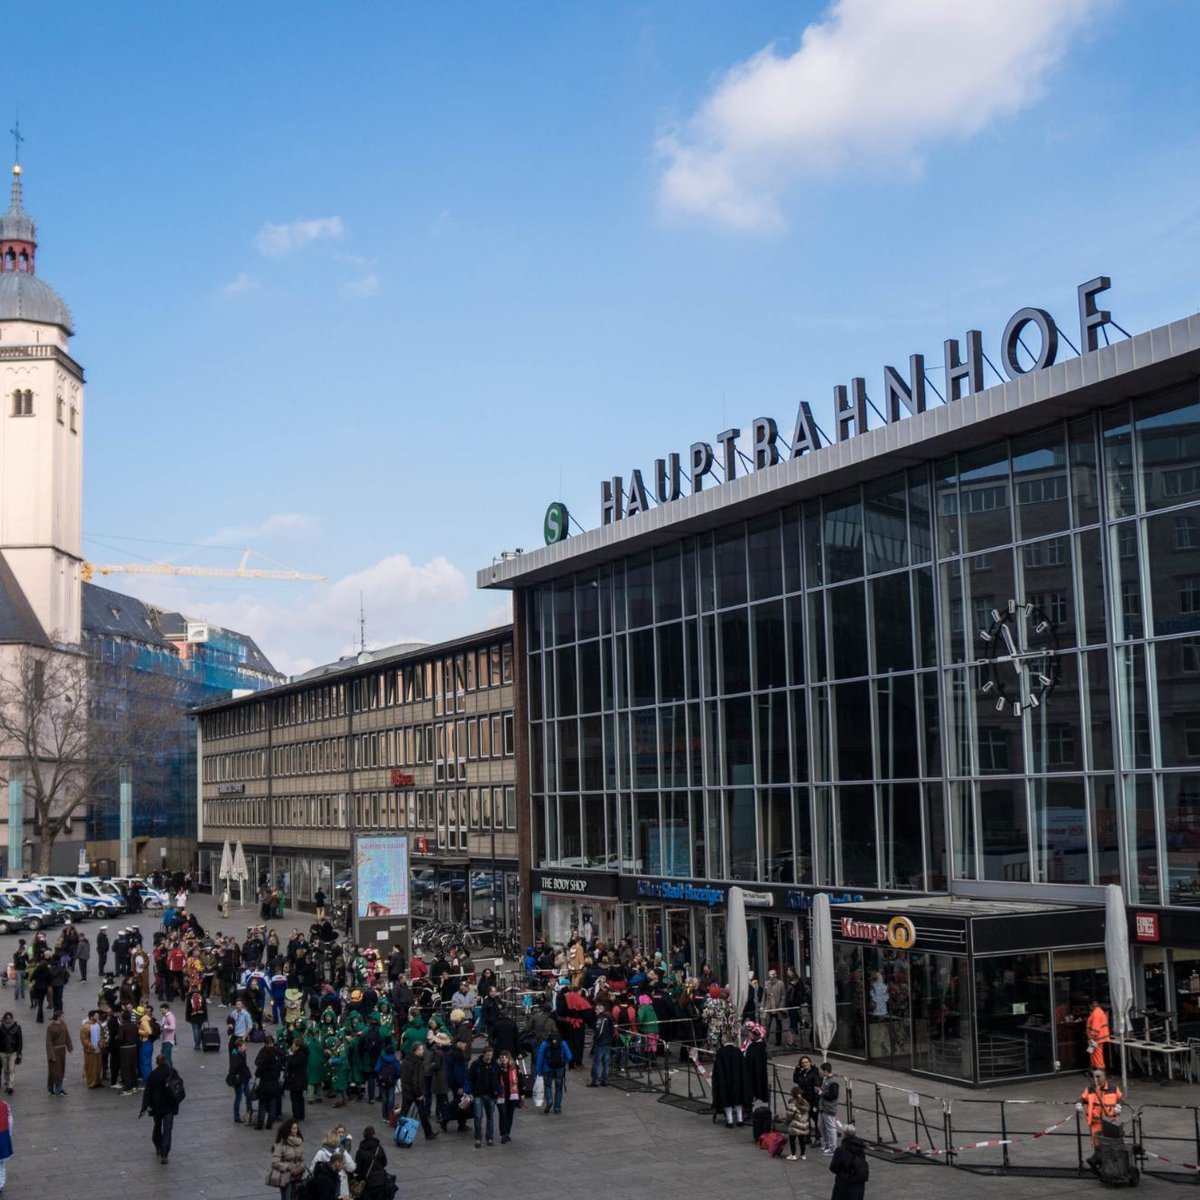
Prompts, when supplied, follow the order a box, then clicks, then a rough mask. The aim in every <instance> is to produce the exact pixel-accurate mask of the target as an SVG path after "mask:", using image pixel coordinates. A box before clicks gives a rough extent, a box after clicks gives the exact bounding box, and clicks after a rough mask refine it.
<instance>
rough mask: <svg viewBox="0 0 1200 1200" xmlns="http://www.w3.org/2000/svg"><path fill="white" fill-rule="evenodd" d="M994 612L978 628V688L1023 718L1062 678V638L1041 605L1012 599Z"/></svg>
mask: <svg viewBox="0 0 1200 1200" xmlns="http://www.w3.org/2000/svg"><path fill="white" fill-rule="evenodd" d="M991 616H992V621H991V624H990V625H989V626H988V628H987V629H981V630H980V631H979V637H980V640H981V641H982V642H983V645H984V653H983V658H982V659H981V660H980V664H979V665H980V676H981V682H980V690H981V691H982V692H983V694H984V695H985V696H986V697H987V698H988V699H989V700H992V701H994V703H995V706H996V711H997V712H1009V713H1011V714H1012V715H1013V716H1014V717H1019V716H1020V715H1021V714H1022V713H1023V712H1024V711H1025V709H1027V708H1038V707H1039V706H1040V705H1041V703H1042V701H1043V700H1044V699H1045V698H1046V694H1047V693H1048V692H1049V691H1050V690H1051V689H1052V688H1053V687H1054V685H1055V684H1056V683H1057V682H1058V675H1059V661H1058V636H1057V633H1056V631H1055V626H1054V622H1053V621H1052V620H1051V619H1050V618H1049V616H1047V615H1046V612H1045V610H1044V609H1043V608H1042V607H1041V605H1040V604H1033V603H1030V602H1026V603H1024V604H1022V603H1021V602H1020V601H1019V600H1010V601H1009V602H1008V604H1007V606H1006V607H1004V608H993V609H992V613H991Z"/></svg>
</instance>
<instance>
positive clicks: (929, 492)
mask: <svg viewBox="0 0 1200 1200" xmlns="http://www.w3.org/2000/svg"><path fill="white" fill-rule="evenodd" d="M521 603H522V604H523V605H524V614H523V615H524V623H525V628H526V631H527V639H526V641H527V645H526V653H527V660H526V661H527V668H528V674H527V682H528V704H529V713H528V715H529V758H530V762H529V772H530V774H529V785H530V797H531V807H530V813H531V831H532V837H533V865H534V866H535V867H559V868H575V869H583V870H600V871H610V872H613V871H616V872H620V873H622V874H627V875H637V876H658V877H680V878H702V879H709V880H714V881H716V880H722V881H759V882H763V883H766V882H770V883H780V884H791V885H796V886H797V887H801V888H802V887H820V888H845V889H856V890H858V889H861V890H868V889H869V890H877V891H886V892H887V893H889V894H895V893H898V892H911V893H920V892H933V893H938V892H944V891H946V890H947V889H948V886H949V879H950V877H951V876H953V877H956V878H960V879H964V880H983V881H1000V882H1010V883H1014V884H1026V885H1037V884H1106V883H1110V882H1116V883H1122V884H1123V885H1124V886H1125V888H1126V890H1127V895H1128V898H1129V900H1130V902H1131V903H1133V904H1142V905H1167V906H1197V905H1200V388H1198V386H1197V382H1196V381H1195V380H1193V381H1191V382H1189V383H1188V384H1187V385H1186V386H1183V387H1177V388H1173V389H1172V390H1170V391H1166V392H1162V393H1158V394H1154V395H1148V396H1143V397H1137V398H1134V399H1133V400H1131V401H1129V402H1125V403H1122V404H1120V405H1117V406H1115V407H1112V408H1109V409H1106V410H1104V411H1097V412H1094V413H1091V414H1088V415H1084V416H1081V417H1078V418H1074V419H1071V420H1069V421H1062V422H1059V423H1056V424H1054V425H1050V426H1047V427H1045V428H1041V429H1038V430H1035V431H1032V432H1029V433H1026V434H1023V435H1021V436H1019V437H1012V438H1006V439H1004V440H1002V441H997V442H994V443H992V444H989V445H985V446H981V447H979V448H977V449H974V450H972V451H970V452H968V453H960V454H957V455H954V456H951V457H948V458H946V459H944V460H941V461H937V462H934V463H931V464H928V465H923V466H920V467H914V468H911V469H908V470H905V471H901V472H897V473H895V474H892V475H889V476H888V477H886V478H880V479H878V480H874V481H872V482H869V483H867V484H865V485H863V486H860V487H855V488H853V489H850V490H847V491H841V492H838V493H837V494H831V495H827V496H824V497H821V498H817V499H813V500H808V501H805V502H803V503H801V504H793V505H790V506H788V507H786V508H782V509H780V510H778V511H775V512H772V513H769V514H767V515H764V516H759V517H755V518H754V519H752V520H749V521H740V522H738V523H736V524H732V525H730V526H728V527H725V528H721V529H717V530H715V531H710V532H706V533H701V534H698V535H696V536H688V537H683V538H681V539H678V540H676V541H674V542H671V543H669V544H666V545H664V546H661V547H659V548H657V549H654V550H652V551H645V552H641V553H636V554H631V555H629V556H627V557H625V558H622V559H619V560H617V561H614V562H611V563H607V564H604V565H602V566H599V567H595V568H590V569H588V570H584V571H580V572H578V573H576V574H573V575H571V576H568V577H564V578H561V579H558V580H555V581H552V582H548V583H543V584H537V585H533V586H528V587H524V588H523V589H522V595H521ZM945 967H946V964H941V963H935V962H932V961H931V962H928V963H922V964H921V967H920V969H921V970H925V971H927V972H930V973H932V974H931V978H932V977H935V976H936V977H937V978H939V979H940V978H941V977H942V976H943V975H945V973H946V972H945ZM869 969H870V968H869V965H860V966H859V967H857V968H856V969H855V970H854V971H848V973H847V978H848V979H851V978H854V977H857V979H858V980H860V981H861V980H862V978H863V972H864V971H867V972H869ZM1006 970H1009V968H1006ZM1011 974H1012V977H1013V979H1014V980H1016V981H1017V983H1015V984H1014V985H1013V986H1018V987H1021V988H1025V989H1026V990H1029V989H1030V988H1032V987H1033V986H1034V985H1033V983H1032V982H1031V981H1033V980H1038V979H1042V978H1044V976H1045V972H1042V971H1041V970H1040V968H1039V967H1038V964H1030V963H1018V964H1015V965H1013V966H1012V967H1011ZM868 977H869V976H868ZM860 986H861V985H860ZM1006 986H1007V985H1006ZM1038 986H1042V985H1041V984H1039V985H1038ZM1045 986H1047V987H1048V986H1049V985H1048V983H1047V984H1046V985H1045ZM847 987H848V989H849V991H851V992H852V991H853V985H852V984H848V985H847ZM928 994H929V993H928V992H927V993H926V996H928ZM842 1002H843V1003H847V1004H857V1005H859V1006H860V1009H861V1007H862V1005H863V1004H865V1001H863V1000H862V999H861V997H859V998H855V997H854V996H852V995H848V996H847V997H846V998H845V999H844V1000H843V1001H842ZM1023 1003H1026V1004H1028V1005H1032V1004H1033V1003H1034V998H1033V997H1032V994H1031V997H1030V999H1029V1000H1027V1001H1024V1002H1023ZM1038 1004H1039V1005H1040V1007H1041V1008H1042V1009H1043V1010H1044V1011H1045V1012H1046V1013H1047V1014H1049V1012H1050V1011H1051V1004H1050V999H1049V996H1047V997H1041V998H1039V999H1038ZM927 1019H928V1020H929V1021H930V1023H931V1025H932V1024H933V1023H936V1022H937V1021H947V1020H954V1021H957V1017H956V1016H955V1015H954V1014H953V1009H952V1006H950V1005H949V1004H946V1003H941V1004H939V1005H934V1006H933V1007H932V1008H931V1010H930V1012H929V1014H927ZM852 1024H853V1023H852ZM869 1024H870V1023H869V1022H864V1023H863V1026H862V1027H863V1029H867V1027H868V1026H869ZM914 1052H916V1053H920V1050H919V1048H918V1047H914Z"/></svg>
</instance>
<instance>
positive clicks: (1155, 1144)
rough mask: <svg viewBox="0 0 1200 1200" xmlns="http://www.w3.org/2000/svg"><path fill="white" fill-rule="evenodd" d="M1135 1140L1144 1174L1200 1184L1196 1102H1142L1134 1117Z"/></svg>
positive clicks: (1199, 1128) (1199, 1124)
mask: <svg viewBox="0 0 1200 1200" xmlns="http://www.w3.org/2000/svg"><path fill="white" fill-rule="evenodd" d="M1147 1114H1149V1116H1150V1128H1149V1129H1147V1127H1146V1119H1147ZM1133 1141H1134V1152H1135V1154H1136V1156H1137V1159H1138V1163H1139V1166H1140V1167H1141V1170H1142V1173H1143V1174H1145V1175H1152V1176H1153V1177H1154V1178H1155V1179H1162V1180H1165V1181H1166V1182H1168V1183H1191V1184H1200V1108H1198V1107H1197V1106H1196V1105H1194V1104H1142V1105H1140V1106H1139V1107H1138V1110H1137V1112H1136V1113H1135V1114H1134V1118H1133ZM1167 1151H1169V1153H1166V1152H1167Z"/></svg>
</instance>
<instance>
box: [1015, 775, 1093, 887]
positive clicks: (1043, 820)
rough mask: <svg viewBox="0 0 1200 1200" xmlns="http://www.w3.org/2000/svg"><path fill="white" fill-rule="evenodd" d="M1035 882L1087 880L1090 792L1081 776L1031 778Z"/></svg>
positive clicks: (1076, 881)
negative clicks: (1071, 777)
mask: <svg viewBox="0 0 1200 1200" xmlns="http://www.w3.org/2000/svg"><path fill="white" fill-rule="evenodd" d="M1029 798H1030V803H1031V805H1032V807H1033V854H1034V881H1035V882H1036V883H1088V882H1090V875H1091V868H1090V866H1089V863H1088V819H1087V791H1086V787H1085V784H1084V781H1083V779H1082V778H1077V779H1062V778H1051V779H1041V778H1038V777H1036V776H1035V777H1033V778H1031V779H1030V781H1029Z"/></svg>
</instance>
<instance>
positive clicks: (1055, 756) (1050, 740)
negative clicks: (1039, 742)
mask: <svg viewBox="0 0 1200 1200" xmlns="http://www.w3.org/2000/svg"><path fill="white" fill-rule="evenodd" d="M1074 762H1075V735H1074V733H1073V732H1072V730H1071V727H1070V726H1069V725H1051V726H1049V727H1048V728H1047V729H1046V766H1048V767H1069V766H1072V765H1073V764H1074Z"/></svg>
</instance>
